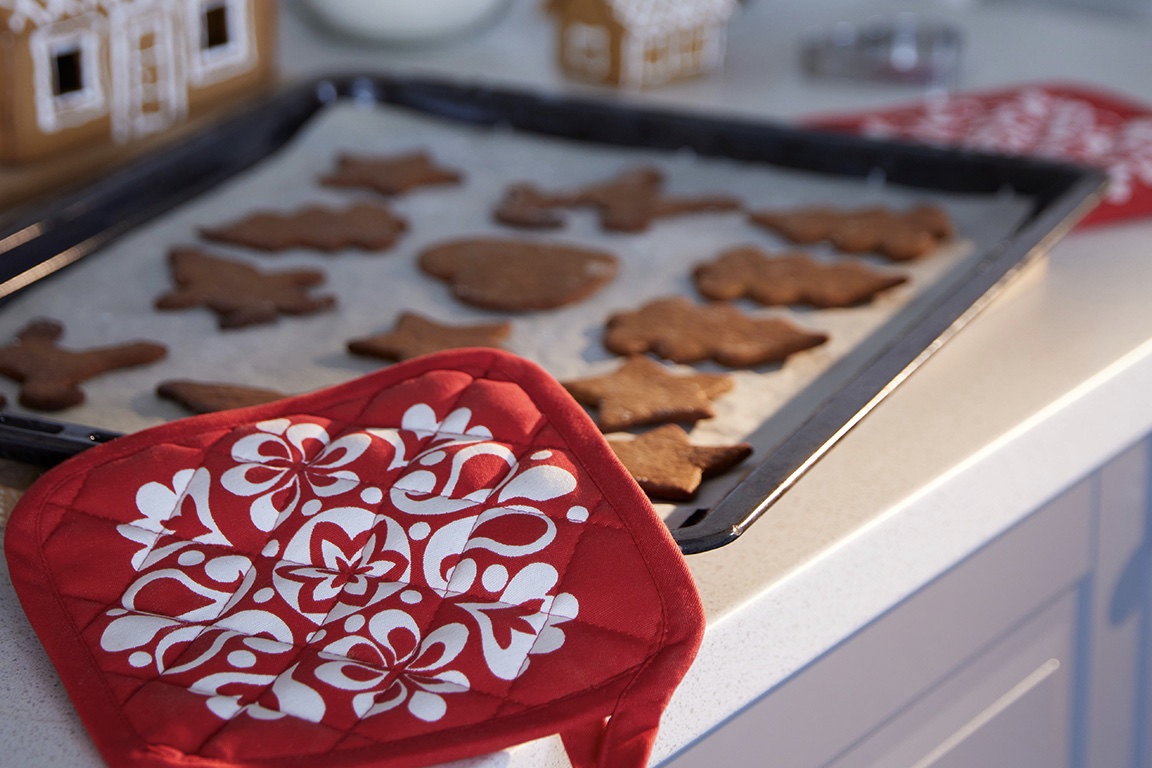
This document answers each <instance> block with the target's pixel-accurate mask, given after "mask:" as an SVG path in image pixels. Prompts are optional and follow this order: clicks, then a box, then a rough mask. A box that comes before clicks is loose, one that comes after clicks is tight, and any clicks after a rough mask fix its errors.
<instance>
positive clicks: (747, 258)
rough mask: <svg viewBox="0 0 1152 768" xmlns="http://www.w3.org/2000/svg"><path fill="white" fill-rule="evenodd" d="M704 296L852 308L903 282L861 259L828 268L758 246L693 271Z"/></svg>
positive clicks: (801, 256) (805, 257)
mask: <svg viewBox="0 0 1152 768" xmlns="http://www.w3.org/2000/svg"><path fill="white" fill-rule="evenodd" d="M693 278H694V280H695V281H696V287H697V288H698V289H699V290H700V293H701V294H702V295H703V296H705V297H707V298H709V299H715V300H718V301H731V300H734V299H741V298H744V297H747V298H750V299H752V300H754V301H757V302H759V303H761V304H764V305H788V304H808V305H811V306H814V307H821V308H825V307H848V306H852V305H853V304H860V303H863V302H866V301H870V300H871V299H872V298H873V297H875V296H876V295H877V294H878V293H880V292H882V291H886V290H888V289H889V288H894V287H895V286H897V285H900V284H902V283H905V282H907V281H908V278H907V277H906V276H905V275H901V274H896V273H892V272H881V271H879V270H876V269H872V268H871V267H868V266H866V265H864V264H861V263H859V262H857V261H843V262H839V263H835V264H826V263H821V262H819V261H816V260H815V259H813V258H812V257H811V256H809V255H808V254H806V253H804V252H802V251H791V252H789V253H783V254H780V255H778V256H771V255H769V254H767V253H765V252H764V251H762V250H760V249H759V248H756V247H755V246H743V247H739V248H733V249H731V250H728V251H725V252H724V253H722V254H720V255H719V256H718V257H717V258H716V259H715V260H713V261H711V262H708V263H705V264H701V265H699V266H698V267H696V269H695V270H694V272H693Z"/></svg>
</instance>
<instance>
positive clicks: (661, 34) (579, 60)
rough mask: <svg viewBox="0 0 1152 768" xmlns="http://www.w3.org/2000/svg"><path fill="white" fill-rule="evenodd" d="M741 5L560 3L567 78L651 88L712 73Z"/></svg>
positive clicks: (622, 0) (702, 0) (694, 0)
mask: <svg viewBox="0 0 1152 768" xmlns="http://www.w3.org/2000/svg"><path fill="white" fill-rule="evenodd" d="M736 6H737V0H554V1H553V2H552V3H551V6H550V7H551V9H552V11H553V12H554V13H555V14H556V16H557V33H558V39H557V50H558V52H559V61H560V67H561V69H562V70H563V71H564V72H565V74H567V75H569V76H571V77H574V78H578V79H581V80H589V81H592V82H597V83H606V84H612V85H620V86H626V87H649V86H654V85H660V84H662V83H667V82H670V81H672V80H679V79H682V78H686V77H695V76H697V75H700V74H704V73H706V72H709V71H712V70H714V69H716V68H717V67H719V66H720V64H721V62H722V61H723V59H724V42H725V36H726V32H727V25H728V20H729V18H730V17H731V15H732V13H733V12H734V11H735V9H736Z"/></svg>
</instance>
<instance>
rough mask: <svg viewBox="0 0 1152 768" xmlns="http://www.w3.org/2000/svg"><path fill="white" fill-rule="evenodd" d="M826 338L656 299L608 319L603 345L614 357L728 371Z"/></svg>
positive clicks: (775, 359)
mask: <svg viewBox="0 0 1152 768" xmlns="http://www.w3.org/2000/svg"><path fill="white" fill-rule="evenodd" d="M827 340H828V336H827V335H825V334H823V333H819V332H816V331H808V330H805V329H803V328H799V327H797V326H796V325H794V324H793V323H791V322H789V321H788V320H785V319H783V318H779V317H753V316H750V315H747V314H745V313H743V312H741V311H740V310H739V309H737V308H736V307H734V306H732V305H730V304H704V305H701V304H695V303H693V302H692V301H690V300H688V299H686V298H684V297H682V296H674V297H671V298H664V299H656V300H655V301H651V302H649V303H647V304H645V305H644V306H643V307H641V308H640V309H638V310H633V311H628V312H617V313H616V314H614V315H612V316H611V317H610V318H609V319H608V323H607V329H606V332H605V334H604V346H606V347H607V348H608V349H609V350H610V351H612V352H615V353H616V354H618V355H634V354H639V353H643V352H651V353H653V354H655V355H657V356H659V357H663V358H665V359H667V360H671V361H673V362H677V363H699V362H703V361H705V360H714V361H715V362H717V363H720V364H721V365H726V366H729V367H732V368H746V367H751V366H756V365H763V364H765V363H779V362H783V361H784V360H785V359H786V358H787V357H788V356H789V355H792V354H795V353H796V352H801V351H803V350H806V349H811V348H812V347H816V346H819V345H821V344H823V343H824V342H825V341H827Z"/></svg>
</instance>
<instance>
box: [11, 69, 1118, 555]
mask: <svg viewBox="0 0 1152 768" xmlns="http://www.w3.org/2000/svg"><path fill="white" fill-rule="evenodd" d="M345 99H351V100H354V101H356V102H360V103H369V104H385V105H390V106H392V107H397V108H407V109H412V110H416V111H419V112H422V113H425V114H429V115H433V116H437V117H440V118H443V119H446V120H450V121H457V122H460V123H464V124H469V125H475V126H504V127H509V128H512V129H515V130H520V131H526V132H530V133H534V134H543V135H549V136H554V137H559V138H564V139H569V140H574V141H581V142H594V143H599V144H609V145H615V146H620V147H642V148H647V149H662V150H691V151H692V152H695V153H697V154H698V155H701V156H711V157H723V158H730V159H735V160H740V161H746V162H750V163H766V164H771V165H774V166H778V167H782V168H789V169H796V170H802V171H807V172H816V173H824V174H829V175H833V176H838V177H842V178H861V179H869V180H875V179H877V178H881V179H883V181H884V182H885V183H891V184H896V185H900V186H904V187H911V188H921V189H925V190H932V191H940V192H955V193H973V194H997V193H1003V192H1005V191H1010V192H1012V193H1014V194H1016V195H1021V196H1026V197H1027V198H1029V199H1030V200H1031V201H1033V202H1032V205H1031V210H1030V211H1029V213H1028V215H1027V216H1026V217H1025V218H1024V220H1023V221H1022V223H1021V224H1020V225H1019V226H1018V227H1017V228H1016V230H1015V231H1014V232H1012V233H1010V234H1009V235H1008V236H1007V237H1005V238H1003V239H1002V240H1001V241H999V242H997V243H995V244H994V245H993V246H992V247H990V248H988V249H987V250H986V251H985V252H984V253H981V254H978V255H977V257H976V258H974V259H972V260H971V261H970V262H969V263H970V266H969V267H966V273H965V274H964V275H963V276H962V279H960V280H957V281H956V284H955V288H954V289H952V290H949V291H948V292H946V293H945V294H943V295H940V296H937V297H935V298H934V299H933V300H932V301H931V303H930V304H928V305H926V306H924V305H917V306H915V307H914V311H915V313H916V315H915V316H914V317H912V318H903V319H902V321H901V324H900V327H899V328H898V329H896V332H894V333H890V334H889V335H888V336H886V337H885V340H884V344H883V345H882V346H880V347H878V348H877V349H875V350H874V351H872V352H870V353H869V356H868V357H867V358H866V359H863V360H853V361H852V365H854V366H856V370H855V371H854V372H853V375H852V376H850V377H847V383H845V384H843V385H841V386H839V387H838V388H837V389H836V390H835V391H834V392H831V393H830V394H829V395H828V396H826V397H825V398H824V399H823V400H822V401H821V402H820V403H819V404H818V405H817V406H816V407H815V408H813V409H812V411H811V413H810V414H809V415H807V418H806V419H805V420H804V421H803V422H802V423H801V425H800V426H799V427H798V428H797V429H795V430H794V431H792V432H791V433H790V434H789V435H788V436H787V437H786V438H784V439H783V440H781V441H780V442H778V443H777V445H776V446H775V447H774V448H773V449H772V450H770V451H769V452H767V454H766V455H764V456H761V457H760V462H759V464H758V466H757V467H756V468H755V469H753V470H752V471H751V472H750V473H749V475H748V476H747V477H746V478H745V479H744V480H742V481H741V482H740V483H739V484H738V485H737V486H736V487H735V488H734V489H733V490H732V491H730V492H729V493H728V494H727V495H726V496H725V497H724V498H722V499H721V500H720V502H719V503H717V504H716V505H715V506H713V507H711V508H709V509H700V510H697V511H696V512H695V513H694V514H691V515H689V516H688V517H687V518H686V519H683V520H682V521H680V522H679V523H678V524H677V525H676V526H675V527H674V528H673V529H672V534H673V536H674V538H675V539H676V541H677V542H678V544H679V545H680V548H681V551H683V552H684V553H685V554H691V553H696V552H703V551H706V550H710V549H714V548H716V547H720V546H723V545H724V544H727V543H729V542H731V541H733V540H735V539H736V538H737V537H738V536H739V535H740V534H741V533H743V532H744V531H745V530H747V528H748V527H749V526H750V525H752V523H753V522H755V521H756V520H757V519H758V518H759V517H760V516H761V515H762V514H763V513H764V512H765V511H766V510H767V509H768V508H769V507H770V506H771V505H772V504H773V503H774V502H775V501H776V500H778V499H779V498H780V497H781V496H782V495H783V494H784V493H785V492H787V490H788V489H789V488H790V487H791V486H792V485H793V484H795V482H796V481H797V480H798V479H799V478H800V477H801V476H802V475H803V474H804V472H805V471H807V469H808V468H810V467H811V466H812V465H813V464H814V463H815V462H816V461H818V460H819V459H820V457H821V456H823V455H824V454H825V453H826V452H827V451H828V450H829V449H830V448H831V447H832V446H833V445H834V444H835V443H836V442H837V441H838V440H839V439H840V437H842V436H843V435H844V434H845V433H846V432H847V431H848V430H850V429H851V428H852V427H853V426H854V425H855V424H856V423H858V422H859V421H860V419H862V418H863V417H864V416H865V415H867V414H868V413H869V412H870V411H871V410H872V409H873V408H875V407H876V405H877V404H879V403H880V401H881V400H883V398H884V397H885V396H886V395H887V394H888V393H890V392H891V391H892V390H893V389H894V388H895V387H896V386H898V385H899V384H900V382H902V381H903V380H904V379H906V378H907V377H908V376H909V375H910V374H911V373H912V372H913V371H914V370H915V369H916V368H917V367H918V366H919V365H921V364H922V363H923V362H924V361H925V360H927V359H928V358H929V357H930V356H931V355H932V354H933V353H934V352H935V351H936V350H937V349H939V348H940V346H941V345H942V344H943V343H944V342H945V341H947V339H949V338H950V337H951V336H952V335H953V334H955V333H956V332H957V331H958V330H959V329H960V328H961V327H962V326H963V325H964V324H965V323H967V322H968V321H969V320H970V319H971V318H972V317H974V316H975V315H976V314H977V313H978V312H979V311H980V310H981V309H982V308H983V307H984V306H985V305H986V304H987V303H988V302H989V301H990V300H991V299H992V298H993V297H994V296H995V295H996V294H997V293H998V292H999V290H1000V289H1001V288H1002V287H1003V285H1004V284H1005V283H1006V282H1007V281H1008V280H1009V279H1010V278H1011V277H1012V276H1013V275H1014V274H1015V273H1016V272H1018V271H1019V270H1020V269H1021V268H1022V267H1023V266H1024V265H1026V264H1027V263H1029V262H1030V261H1032V260H1033V259H1035V258H1038V257H1039V256H1041V255H1042V254H1044V253H1045V252H1046V250H1047V248H1048V247H1049V246H1050V245H1051V244H1052V243H1053V242H1054V241H1055V240H1056V239H1058V238H1060V237H1061V236H1063V235H1064V234H1065V233H1066V232H1067V231H1068V230H1069V229H1070V228H1071V227H1072V226H1073V225H1074V224H1075V223H1076V222H1077V221H1078V220H1079V219H1080V218H1081V217H1082V216H1083V215H1084V214H1085V213H1087V212H1088V211H1089V210H1091V208H1092V207H1093V206H1094V205H1095V204H1096V203H1097V202H1098V201H1099V199H1100V197H1101V195H1102V194H1103V191H1104V189H1105V187H1106V184H1107V177H1106V175H1105V173H1104V172H1102V171H1100V170H1096V169H1090V168H1085V167H1080V166H1074V165H1067V164H1061V163H1055V162H1048V161H1041V160H1036V159H1029V158H1023V157H1009V156H1000V155H991V154H983V153H975V152H970V151H965V150H954V149H944V148H938V147H930V146H924V145H913V144H905V143H897V142H887V141H877V140H873V139H867V138H862V137H858V136H852V135H846V134H837V133H830V132H819V131H812V130H806V129H802V128H796V127H792V126H785V125H776V124H771V123H765V122H757V121H741V120H734V119H717V118H712V117H707V116H700V115H689V114H682V113H675V112H669V111H655V110H646V109H638V108H635V107H633V106H629V105H624V104H621V103H611V102H607V101H594V100H580V99H573V98H561V97H553V96H546V95H539V94H532V93H521V92H514V91H508V90H499V89H493V88H487V87H473V86H466V85H460V84H455V83H448V82H436V81H428V80H419V79H413V78H409V77H393V76H388V75H362V74H350V75H338V76H331V77H321V78H317V79H314V80H310V81H308V82H304V83H299V84H296V85H292V86H290V87H287V88H284V89H283V90H281V91H279V92H277V93H275V94H273V95H271V96H269V97H267V98H266V99H264V100H262V101H260V102H259V103H256V104H253V105H252V106H251V108H249V109H248V110H246V111H245V112H243V113H241V114H238V115H236V116H235V117H233V118H231V119H229V120H227V121H225V122H221V123H219V124H217V125H214V126H212V127H210V128H208V129H206V130H204V131H202V132H200V133H198V134H196V135H195V136H193V137H191V138H189V139H186V140H181V141H180V142H179V143H177V144H176V145H174V146H171V147H167V148H165V149H164V150H162V151H160V152H157V153H155V154H153V155H150V156H147V157H144V158H142V159H140V160H138V161H136V162H133V163H131V164H130V165H127V166H125V167H123V168H122V169H120V170H118V171H116V172H114V173H111V174H109V175H107V176H105V177H104V178H102V179H100V180H98V181H96V182H94V183H92V184H89V185H87V186H85V187H83V188H82V189H78V190H75V191H73V192H70V193H67V194H64V195H61V196H60V197H58V198H55V199H54V200H53V201H51V202H49V203H47V204H45V205H42V206H37V207H35V208H31V209H26V210H18V211H14V212H10V213H9V214H8V215H7V216H5V217H4V218H3V219H0V308H2V303H3V301H4V300H5V299H6V298H7V297H9V296H11V295H12V294H14V293H15V292H17V291H20V290H23V289H25V288H27V287H28V286H29V285H31V284H33V283H35V282H37V281H40V280H44V279H50V277H51V275H52V274H53V273H54V272H56V271H58V270H60V269H61V268H63V267H66V266H67V265H68V264H71V263H73V262H75V261H77V260H79V259H82V258H85V257H88V256H89V255H93V256H94V257H98V256H96V254H98V252H99V250H100V248H101V247H102V246H104V245H105V244H107V243H109V242H110V241H112V240H113V239H115V238H116V237H118V236H120V235H122V234H124V233H126V232H128V231H130V230H132V229H133V228H134V227H137V226H139V225H141V224H143V223H145V222H147V221H149V220H151V219H153V218H155V217H156V216H158V215H160V214H162V213H164V212H166V211H169V210H171V209H173V208H175V207H177V206H179V205H180V204H181V203H184V202H186V201H188V200H190V199H192V198H194V197H195V196H197V195H199V194H201V193H203V192H205V191H206V190H209V189H212V188H213V187H215V186H216V185H218V184H220V183H221V182H223V181H225V180H226V179H228V178H230V177H231V176H233V175H235V174H237V173H239V172H240V171H243V170H244V169H246V168H248V167H250V166H252V165H254V164H256V163H258V162H260V161H261V160H263V159H265V158H267V157H269V156H270V155H272V154H273V153H275V152H276V150H277V149H278V148H280V147H282V146H283V145H284V144H286V143H287V142H288V141H289V140H290V139H291V138H292V137H293V136H294V135H295V134H296V133H297V131H298V130H299V129H300V128H301V127H303V126H304V125H305V124H306V123H308V121H309V120H310V119H311V118H312V117H314V116H315V115H317V114H318V113H319V112H320V111H321V110H323V109H324V108H325V107H326V106H327V105H329V104H332V103H334V102H336V101H338V100H345ZM115 437H117V435H116V434H115V433H112V432H108V431H106V430H98V429H91V428H88V427H85V426H83V425H79V424H71V423H68V422H62V421H54V420H50V419H42V418H39V417H35V416H30V415H26V414H15V413H0V456H5V457H8V458H13V459H17V460H20V461H25V462H29V463H32V464H38V465H43V466H49V465H52V464H55V463H58V462H60V461H63V460H64V459H66V458H68V457H70V456H72V455H75V454H76V453H79V452H80V451H82V450H84V449H86V448H88V447H90V446H92V445H95V444H98V443H102V442H107V441H108V440H112V439H115Z"/></svg>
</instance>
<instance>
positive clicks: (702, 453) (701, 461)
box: [608, 424, 752, 501]
mask: <svg viewBox="0 0 1152 768" xmlns="http://www.w3.org/2000/svg"><path fill="white" fill-rule="evenodd" d="M608 445H609V446H611V447H612V451H613V452H614V453H615V454H616V457H617V458H619V459H620V463H621V464H623V465H624V468H625V469H627V470H628V472H629V473H630V474H631V475H632V477H633V478H634V479H635V480H636V483H637V485H639V486H640V488H641V489H642V490H643V491H644V493H646V494H648V496H650V497H651V498H653V499H664V500H667V501H689V500H691V499H693V498H695V497H696V493H697V491H698V490H699V488H700V483H702V482H703V481H704V480H706V479H707V478H709V477H714V476H716V475H719V474H722V473H724V472H727V471H728V470H729V469H731V468H732V467H735V466H736V465H737V464H739V463H740V462H742V461H744V460H745V459H746V458H748V457H749V456H751V455H752V446H750V445H748V444H747V443H737V444H735V445H715V446H701V445H693V444H692V441H691V440H690V439H689V437H688V433H687V432H685V431H684V430H683V429H681V428H680V427H678V426H677V425H675V424H666V425H664V426H662V427H657V428H656V429H654V430H652V431H651V432H645V433H644V434H642V435H638V436H636V437H634V438H631V439H627V438H609V439H608Z"/></svg>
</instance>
